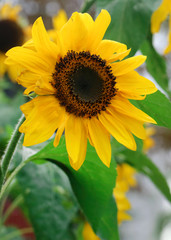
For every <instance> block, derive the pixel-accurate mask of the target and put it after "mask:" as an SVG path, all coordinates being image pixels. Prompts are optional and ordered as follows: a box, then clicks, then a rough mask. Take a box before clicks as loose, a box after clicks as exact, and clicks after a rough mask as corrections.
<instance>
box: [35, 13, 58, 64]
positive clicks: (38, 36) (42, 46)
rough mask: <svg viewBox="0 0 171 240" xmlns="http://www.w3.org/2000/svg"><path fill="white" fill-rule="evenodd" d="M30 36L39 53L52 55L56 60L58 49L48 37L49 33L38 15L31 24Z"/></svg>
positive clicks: (47, 55)
mask: <svg viewBox="0 0 171 240" xmlns="http://www.w3.org/2000/svg"><path fill="white" fill-rule="evenodd" d="M32 38H33V42H34V45H35V48H36V50H37V51H38V52H39V54H41V55H45V56H46V57H52V58H54V59H55V61H56V59H57V56H58V54H59V49H58V47H57V45H56V44H55V43H53V42H52V41H51V40H50V39H49V35H48V33H47V31H46V29H45V27H44V24H43V21H42V18H41V17H39V18H38V19H37V20H36V21H35V22H34V24H33V27H32Z"/></svg>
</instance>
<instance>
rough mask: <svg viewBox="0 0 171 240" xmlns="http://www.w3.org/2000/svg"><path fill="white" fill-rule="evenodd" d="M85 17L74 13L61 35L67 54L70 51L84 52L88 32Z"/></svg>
mask: <svg viewBox="0 0 171 240" xmlns="http://www.w3.org/2000/svg"><path fill="white" fill-rule="evenodd" d="M83 16H84V14H81V13H78V12H75V13H73V14H72V16H71V18H70V19H69V20H68V22H67V23H66V24H65V25H64V26H63V27H62V29H61V31H60V33H59V34H60V38H61V40H60V42H62V44H63V46H64V47H65V54H66V52H67V51H68V50H73V51H81V50H83V47H84V44H85V42H86V37H87V31H88V30H87V26H86V22H84V18H83ZM86 16H87V15H86ZM58 41H59V40H58Z"/></svg>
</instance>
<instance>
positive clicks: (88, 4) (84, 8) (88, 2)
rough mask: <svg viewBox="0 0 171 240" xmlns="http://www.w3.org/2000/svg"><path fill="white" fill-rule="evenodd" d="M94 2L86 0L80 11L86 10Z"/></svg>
mask: <svg viewBox="0 0 171 240" xmlns="http://www.w3.org/2000/svg"><path fill="white" fill-rule="evenodd" d="M95 2H96V0H86V1H85V2H84V4H83V6H82V8H81V11H80V12H82V13H85V12H88V10H89V9H90V8H91V6H92V5H93V4H94V3H95Z"/></svg>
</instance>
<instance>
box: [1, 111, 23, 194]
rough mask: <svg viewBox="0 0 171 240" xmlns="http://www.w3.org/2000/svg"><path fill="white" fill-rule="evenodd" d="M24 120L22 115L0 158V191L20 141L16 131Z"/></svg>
mask: <svg viewBox="0 0 171 240" xmlns="http://www.w3.org/2000/svg"><path fill="white" fill-rule="evenodd" d="M24 120H25V117H24V115H22V116H21V118H20V119H19V121H18V124H17V126H16V128H15V129H14V132H13V135H12V136H11V139H10V141H9V143H8V145H7V147H6V150H5V153H4V155H3V157H2V160H1V166H0V190H1V188H2V185H3V183H4V181H5V178H6V175H7V171H8V167H9V164H10V162H11V160H12V157H13V154H14V152H15V149H16V146H17V144H18V142H19V140H20V136H21V133H20V132H19V131H18V130H19V127H20V126H21V124H22V123H23V122H24Z"/></svg>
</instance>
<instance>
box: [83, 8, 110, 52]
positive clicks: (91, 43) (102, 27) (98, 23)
mask: <svg viewBox="0 0 171 240" xmlns="http://www.w3.org/2000/svg"><path fill="white" fill-rule="evenodd" d="M110 22H111V17H110V14H109V13H108V11H107V10H105V9H102V10H101V12H100V14H99V15H98V16H97V18H96V20H95V22H94V24H93V27H92V29H91V30H90V31H89V39H88V42H87V46H88V47H89V49H90V52H91V51H92V52H93V51H94V50H95V49H96V48H97V46H98V45H99V43H100V41H101V40H102V39H103V36H104V34H105V32H106V30H107V28H108V26H109V24H110Z"/></svg>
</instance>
